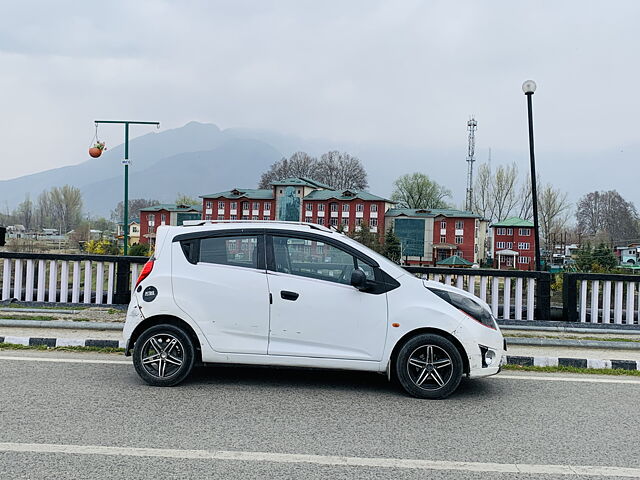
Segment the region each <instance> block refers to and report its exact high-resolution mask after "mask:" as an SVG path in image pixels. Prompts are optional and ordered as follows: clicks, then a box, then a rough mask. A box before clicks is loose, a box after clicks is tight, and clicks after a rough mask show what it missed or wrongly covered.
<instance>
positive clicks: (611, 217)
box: [576, 190, 640, 243]
mask: <svg viewBox="0 0 640 480" xmlns="http://www.w3.org/2000/svg"><path fill="white" fill-rule="evenodd" d="M576 220H577V222H578V230H579V231H580V232H581V233H582V234H586V235H596V234H599V233H606V234H608V235H609V236H610V237H611V240H612V241H613V242H616V243H629V242H631V241H635V240H637V239H638V236H639V233H640V232H639V230H638V221H639V219H638V212H637V211H636V207H635V206H634V205H633V203H631V202H628V201H626V200H625V199H624V198H622V196H621V195H620V194H619V193H618V192H617V191H615V190H610V191H608V192H591V193H588V194H586V195H585V196H584V197H582V198H581V199H580V200H579V201H578V204H577V207H576Z"/></svg>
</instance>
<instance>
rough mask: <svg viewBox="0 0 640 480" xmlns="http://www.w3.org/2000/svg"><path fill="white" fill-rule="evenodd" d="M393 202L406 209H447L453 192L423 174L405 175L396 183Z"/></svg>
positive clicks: (392, 195) (392, 196)
mask: <svg viewBox="0 0 640 480" xmlns="http://www.w3.org/2000/svg"><path fill="white" fill-rule="evenodd" d="M394 186H395V189H394V191H393V193H392V194H391V200H393V201H394V202H397V203H398V204H399V205H400V206H402V207H404V208H447V206H448V205H447V203H446V202H445V201H444V199H445V198H447V197H450V196H451V191H450V190H449V189H448V188H446V187H443V186H442V185H439V184H438V183H437V182H435V181H433V180H431V179H430V178H429V177H428V176H427V175H425V174H423V173H417V172H416V173H413V174H411V175H409V174H407V175H403V176H401V177H400V178H398V179H397V180H396V181H395V182H394Z"/></svg>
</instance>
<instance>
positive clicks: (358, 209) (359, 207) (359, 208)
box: [356, 203, 364, 212]
mask: <svg viewBox="0 0 640 480" xmlns="http://www.w3.org/2000/svg"><path fill="white" fill-rule="evenodd" d="M356 212H364V203H358V204H356Z"/></svg>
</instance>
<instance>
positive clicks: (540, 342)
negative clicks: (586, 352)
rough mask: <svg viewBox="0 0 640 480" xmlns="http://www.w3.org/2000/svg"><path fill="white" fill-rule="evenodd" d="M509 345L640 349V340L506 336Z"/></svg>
mask: <svg viewBox="0 0 640 480" xmlns="http://www.w3.org/2000/svg"><path fill="white" fill-rule="evenodd" d="M504 338H505V340H506V341H507V345H533V346H536V347H579V348H604V349H610V350H640V342H610V341H606V340H562V339H557V338H544V337H539V338H521V337H508V336H505V337H504Z"/></svg>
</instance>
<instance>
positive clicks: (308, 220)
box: [304, 217, 313, 223]
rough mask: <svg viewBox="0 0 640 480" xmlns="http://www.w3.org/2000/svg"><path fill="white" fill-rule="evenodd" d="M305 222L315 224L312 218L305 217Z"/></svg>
mask: <svg viewBox="0 0 640 480" xmlns="http://www.w3.org/2000/svg"><path fill="white" fill-rule="evenodd" d="M304 221H305V222H306V223H313V219H312V218H311V217H305V219H304Z"/></svg>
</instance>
